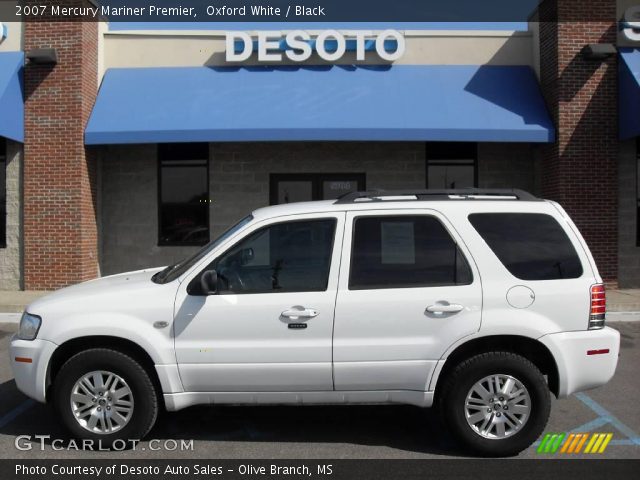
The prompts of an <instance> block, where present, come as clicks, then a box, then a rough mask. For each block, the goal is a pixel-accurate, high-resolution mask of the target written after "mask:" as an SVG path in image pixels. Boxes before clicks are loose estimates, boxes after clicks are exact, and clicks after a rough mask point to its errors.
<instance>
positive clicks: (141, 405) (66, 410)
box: [52, 348, 159, 449]
mask: <svg viewBox="0 0 640 480" xmlns="http://www.w3.org/2000/svg"><path fill="white" fill-rule="evenodd" d="M98 370H102V371H108V372H112V373H115V374H116V375H118V376H120V377H121V378H122V379H124V380H125V381H126V383H127V385H128V386H129V388H130V390H131V393H132V396H133V410H132V412H131V417H130V419H129V421H128V423H126V424H125V425H124V426H123V427H121V428H119V429H118V430H116V431H114V432H112V433H94V432H92V431H89V430H87V429H86V428H84V427H83V426H82V425H81V424H80V423H79V422H78V420H76V417H75V415H74V413H73V411H72V407H71V394H72V391H73V388H74V385H75V383H76V382H77V381H78V380H79V379H80V378H82V377H83V376H84V375H86V374H87V373H90V372H93V371H98ZM52 398H53V404H54V408H55V411H56V412H57V414H58V416H59V417H60V418H61V419H62V422H63V423H64V425H65V426H66V427H67V429H68V430H69V431H70V433H71V434H72V436H73V437H75V438H81V439H90V440H94V442H95V443H94V445H93V447H94V448H97V447H98V446H102V447H105V448H113V447H116V448H118V449H122V448H125V445H126V446H129V445H130V443H129V440H139V439H141V438H143V437H144V436H145V435H146V434H147V433H149V430H151V428H152V427H153V425H154V423H155V421H156V418H157V416H158V409H159V401H158V393H157V392H156V389H155V387H154V385H153V381H152V380H151V378H150V376H149V373H148V372H147V371H146V370H145V369H144V368H143V367H142V366H141V365H140V364H139V363H138V362H137V361H136V360H134V359H133V358H131V357H130V356H128V355H126V354H124V353H122V352H119V351H116V350H111V349H107V348H92V349H90V350H85V351H83V352H80V353H77V354H76V355H74V356H73V357H71V358H70V359H69V360H67V362H66V363H65V364H64V365H63V366H62V368H61V369H60V371H59V372H58V374H57V375H56V377H55V381H54V384H53V397H52ZM116 441H117V442H118V443H116V444H115V445H114V442H116ZM98 442H99V443H98Z"/></svg>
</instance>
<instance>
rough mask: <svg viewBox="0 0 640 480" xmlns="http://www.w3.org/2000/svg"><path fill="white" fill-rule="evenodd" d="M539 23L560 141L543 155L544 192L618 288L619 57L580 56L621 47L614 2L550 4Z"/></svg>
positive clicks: (552, 0)
mask: <svg viewBox="0 0 640 480" xmlns="http://www.w3.org/2000/svg"><path fill="white" fill-rule="evenodd" d="M554 18H555V19H557V22H554V21H551V20H553V19H554ZM540 19H541V20H542V22H541V24H540V56H541V60H540V63H541V65H540V75H541V79H540V80H541V85H542V90H543V93H544V95H545V98H546V100H547V104H548V106H549V109H550V111H551V114H552V116H553V118H554V120H555V124H556V127H557V141H556V143H555V144H553V145H548V146H545V147H544V148H543V152H542V158H543V160H542V172H543V173H542V174H543V178H542V193H543V194H544V196H545V197H546V198H550V199H553V200H556V201H558V202H559V203H560V204H561V205H562V206H563V207H564V208H565V209H566V210H567V212H568V213H569V214H570V215H571V217H572V218H573V220H574V221H575V223H576V224H577V226H578V228H579V229H580V231H581V232H582V234H583V235H584V237H585V239H586V241H587V243H588V244H589V247H590V249H591V251H592V253H593V255H594V257H595V260H596V263H597V265H598V269H599V270H600V274H601V275H602V277H603V278H604V279H605V281H607V282H609V283H615V282H616V281H617V274H618V267H617V256H618V244H617V237H618V222H617V202H618V195H617V190H618V182H617V162H618V159H617V154H618V130H617V120H618V118H617V73H616V68H617V64H616V62H617V59H616V58H615V56H614V57H612V58H610V59H608V60H606V61H605V62H600V61H597V60H585V59H583V58H582V56H581V55H580V51H581V49H582V47H583V46H584V45H586V44H589V43H614V44H615V42H616V2H614V1H597V2H595V1H593V2H592V1H585V0H545V1H544V2H543V3H542V4H541V6H540ZM587 19H590V21H589V22H586V21H585V20H587ZM545 20H550V21H547V22H545Z"/></svg>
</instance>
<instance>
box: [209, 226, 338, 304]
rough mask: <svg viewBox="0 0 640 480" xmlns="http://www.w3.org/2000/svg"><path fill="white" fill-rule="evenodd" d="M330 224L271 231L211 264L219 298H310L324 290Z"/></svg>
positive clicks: (253, 236) (262, 231)
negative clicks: (290, 295)
mask: <svg viewBox="0 0 640 480" xmlns="http://www.w3.org/2000/svg"><path fill="white" fill-rule="evenodd" d="M335 227H336V221H335V220H333V219H330V220H309V221H300V222H288V223H279V224H276V225H271V226H269V227H265V228H263V229H260V230H258V231H257V232H255V233H253V234H251V235H250V236H249V237H248V238H246V239H244V240H242V241H241V242H239V243H238V244H237V245H236V246H235V247H233V248H232V249H231V250H230V251H228V252H226V253H225V254H224V255H223V256H222V257H221V258H220V259H219V260H217V261H216V262H215V263H214V266H213V268H215V270H216V271H217V272H218V279H219V281H218V288H219V291H220V293H277V292H311V291H323V290H326V289H327V283H328V280H329V267H330V265H331V252H332V249H333V237H334V234H335Z"/></svg>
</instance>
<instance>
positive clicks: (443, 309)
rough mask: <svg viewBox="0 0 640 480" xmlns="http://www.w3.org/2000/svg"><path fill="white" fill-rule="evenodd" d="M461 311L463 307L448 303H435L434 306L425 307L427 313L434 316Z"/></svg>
mask: <svg viewBox="0 0 640 480" xmlns="http://www.w3.org/2000/svg"><path fill="white" fill-rule="evenodd" d="M462 310H464V306H462V305H458V304H457V303H449V302H437V303H435V304H434V305H429V306H428V307H427V312H429V313H435V314H442V313H458V312H461V311H462Z"/></svg>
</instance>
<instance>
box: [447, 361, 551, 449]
mask: <svg viewBox="0 0 640 480" xmlns="http://www.w3.org/2000/svg"><path fill="white" fill-rule="evenodd" d="M438 403H439V407H440V408H441V410H442V414H443V418H444V419H445V422H446V423H447V427H448V428H449V429H450V431H451V432H452V434H453V435H454V437H455V438H456V439H457V440H458V441H459V442H460V443H461V444H462V445H464V446H465V447H467V448H469V449H470V450H472V451H473V452H475V453H477V454H480V455H485V456H511V455H516V454H518V453H519V452H521V451H522V450H524V449H525V448H527V447H529V446H530V445H531V444H532V443H533V442H534V441H535V440H536V439H537V438H538V437H539V436H540V434H541V433H542V431H543V429H544V427H545V426H546V424H547V420H548V419H549V413H550V409H551V396H550V394H549V388H548V387H547V383H546V381H545V378H544V376H543V375H542V373H541V372H540V370H539V369H538V368H537V367H536V366H535V365H534V364H533V363H531V362H530V361H529V360H527V359H526V358H524V357H522V356H520V355H517V354H514V353H510V352H490V353H483V354H480V355H476V356H474V357H472V358H470V359H468V360H465V361H463V362H461V363H460V364H459V365H457V366H456V367H455V368H454V370H453V371H452V372H451V373H450V375H449V377H448V378H447V379H445V383H444V385H443V389H442V391H441V395H439V396H438Z"/></svg>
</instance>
